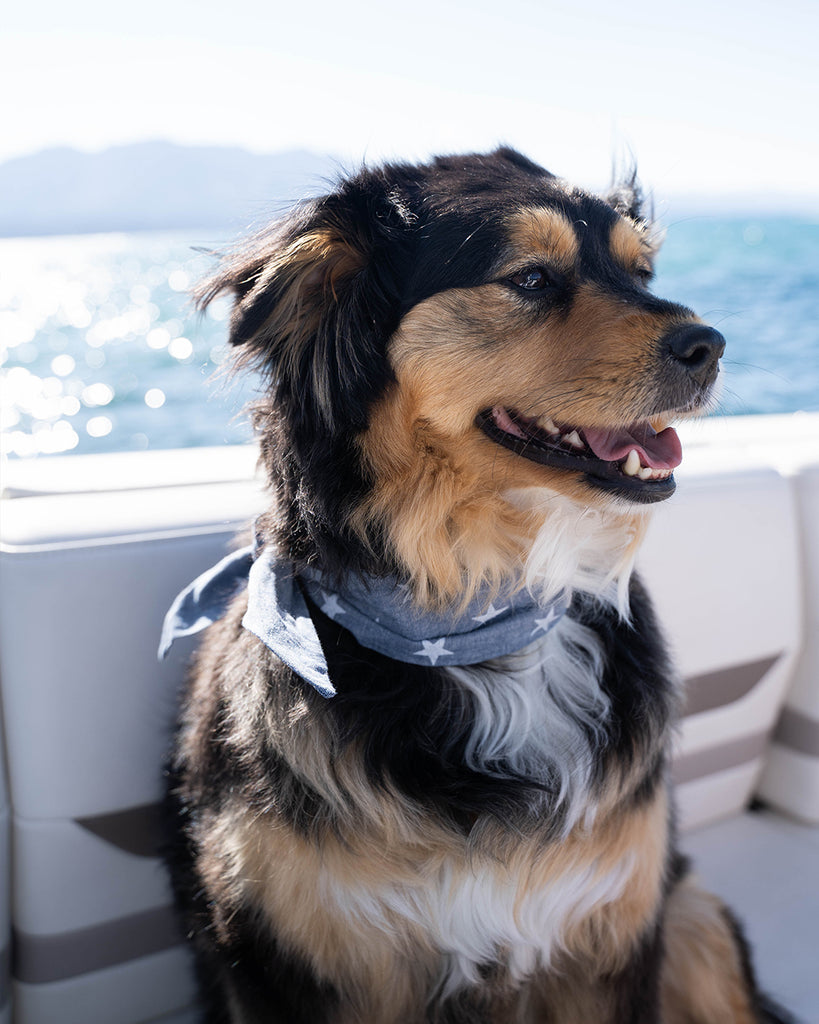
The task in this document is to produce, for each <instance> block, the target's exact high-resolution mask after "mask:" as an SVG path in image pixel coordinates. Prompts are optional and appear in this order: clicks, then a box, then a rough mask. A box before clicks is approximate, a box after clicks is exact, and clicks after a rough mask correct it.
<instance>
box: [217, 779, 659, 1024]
mask: <svg viewBox="0 0 819 1024" xmlns="http://www.w3.org/2000/svg"><path fill="white" fill-rule="evenodd" d="M666 819H667V802H666V797H665V793H664V792H662V791H661V792H660V793H659V794H658V796H657V797H656V799H655V800H654V801H653V802H652V803H651V804H649V805H647V806H646V807H643V808H640V809H638V810H635V811H633V812H631V813H630V814H627V815H623V814H620V815H612V816H611V817H609V818H608V819H607V820H606V821H605V822H604V823H602V825H600V826H599V827H598V828H596V829H595V831H594V832H593V833H588V832H586V831H585V830H584V829H583V828H582V827H577V828H576V829H575V830H574V831H573V832H572V833H571V834H570V835H569V836H568V837H567V838H566V839H565V840H563V841H560V842H557V843H554V844H551V845H544V844H543V842H542V841H541V840H539V839H537V838H533V839H530V840H525V839H522V838H521V837H518V841H517V842H516V843H514V844H510V842H509V836H508V834H507V832H506V830H505V829H502V828H500V827H499V826H497V825H494V826H490V827H488V828H486V829H485V830H484V831H483V834H482V835H481V837H480V841H479V842H478V845H477V846H474V845H473V844H471V843H470V841H464V840H463V839H462V838H461V837H459V836H457V835H456V834H455V833H450V832H447V831H446V830H444V829H439V830H438V831H431V830H430V823H429V821H427V822H425V827H424V833H423V838H422V836H421V834H420V833H419V835H418V836H417V837H416V839H415V841H414V842H407V841H406V840H402V841H399V842H396V839H395V837H394V835H392V834H380V833H379V832H378V831H375V832H373V831H371V830H359V829H357V828H356V827H355V826H351V827H350V828H349V829H345V830H344V831H342V833H341V834H339V835H328V836H326V837H325V839H324V841H323V843H322V844H320V845H317V844H315V843H313V842H310V841H307V840H305V839H302V838H300V837H298V836H297V835H296V834H294V832H293V831H292V830H291V829H290V828H289V827H288V826H287V825H286V824H285V823H284V822H283V821H281V820H279V819H278V818H277V817H276V816H275V815H260V816H252V815H251V814H249V813H248V812H247V811H246V810H244V809H242V808H241V807H239V806H235V807H228V808H227V809H225V810H224V811H223V812H222V814H221V816H220V818H219V820H218V821H214V822H211V823H210V829H211V835H212V836H213V835H217V836H218V837H219V840H220V841H219V843H218V844H216V845H217V846H218V848H219V849H220V851H221V854H220V861H219V862H218V863H213V864H212V865H210V870H209V871H208V872H207V875H206V879H207V881H206V884H208V885H209V886H213V895H215V896H218V897H219V898H220V900H222V901H224V895H225V889H226V887H232V889H233V895H234V898H235V897H237V896H239V895H240V894H241V896H242V897H244V898H245V899H248V898H249V899H251V900H252V902H253V904H254V905H256V906H259V907H261V908H264V912H265V914H266V915H267V916H268V918H269V920H270V922H271V924H272V925H273V927H274V930H275V932H276V934H277V935H278V936H279V937H280V941H282V942H283V943H284V944H285V945H286V946H287V947H290V948H292V949H294V950H296V951H297V952H299V953H300V954H301V955H303V956H305V957H307V958H308V959H309V961H310V963H311V965H312V966H313V968H314V969H315V970H316V972H317V973H318V975H319V976H320V977H322V978H324V979H326V980H329V981H333V982H338V983H340V984H342V985H343V986H344V987H345V989H349V987H350V983H351V981H352V991H353V992H354V993H355V994H356V998H357V1000H358V1004H359V1005H358V1009H359V1012H360V1013H361V1014H362V1016H361V1019H362V1020H368V1021H378V1022H379V1024H380V1022H382V1021H383V1022H387V1021H390V1022H391V1021H395V1022H396V1024H397V1022H399V1021H414V1020H416V1014H417V1015H418V1017H417V1019H420V1015H421V1012H422V1010H423V1005H419V1002H418V1001H419V999H421V995H420V994H421V993H422V992H425V991H428V990H429V986H430V983H431V982H432V983H434V981H435V978H436V976H437V975H438V974H439V973H440V971H441V969H442V965H443V963H444V960H443V959H442V951H441V950H440V949H438V948H437V947H436V944H435V940H434V936H433V935H431V934H429V933H428V932H427V930H426V929H425V927H424V926H422V925H420V924H419V923H418V922H417V921H412V920H409V919H407V918H406V917H404V916H403V915H401V914H400V913H397V912H395V911H394V910H392V909H391V908H390V906H388V905H387V904H384V903H380V902H379V897H378V894H379V893H380V892H385V891H387V892H391V891H396V890H397V891H399V892H400V891H401V889H402V888H406V889H407V890H408V891H421V892H424V893H427V892H429V891H430V890H431V888H432V887H434V885H435V880H436V879H438V878H440V877H450V876H452V877H455V878H456V879H457V876H458V875H459V874H463V875H469V874H470V873H474V872H476V871H487V872H489V873H490V874H494V875H496V876H497V877H498V878H499V879H500V880H501V881H502V880H505V879H507V878H508V879H510V880H515V881H514V888H515V892H516V896H515V899H516V901H517V902H518V903H520V904H521V905H523V904H524V903H525V902H526V899H527V897H529V896H530V895H531V894H533V893H536V892H537V891H538V890H540V889H542V888H544V887H549V886H556V887H559V886H560V885H561V879H562V878H564V877H566V876H567V875H569V874H571V873H572V872H577V871H578V870H580V871H582V870H584V869H590V871H591V874H590V882H591V883H592V884H593V883H594V881H595V879H598V878H602V877H604V876H605V875H606V874H607V873H608V872H611V871H616V870H619V869H621V867H622V866H623V865H625V866H626V871H627V875H628V878H627V880H626V882H625V884H624V887H623V891H622V894H621V895H620V897H619V898H618V899H617V900H616V901H615V902H612V903H607V904H603V905H602V906H600V907H599V908H594V907H592V908H590V912H589V913H588V914H587V915H586V916H584V917H583V918H582V919H581V920H579V921H577V922H570V924H569V926H568V927H567V930H566V933H565V936H564V945H565V948H566V950H567V955H569V956H571V957H572V958H575V959H579V960H581V961H584V962H587V963H594V964H595V970H602V971H603V972H606V971H616V970H617V969H618V968H619V967H621V966H622V965H623V964H624V963H625V961H626V959H627V958H628V956H629V954H630V953H631V952H632V949H633V945H634V943H635V942H636V941H637V940H638V939H639V936H640V935H641V934H642V933H643V931H644V930H645V929H646V927H647V926H648V925H649V923H650V922H651V920H652V918H653V917H654V915H655V914H656V912H657V908H658V904H659V899H660V894H661V889H662V872H663V865H664V863H665V856H666ZM348 893H350V894H351V895H352V896H353V898H352V899H350V900H348V898H347V894H348ZM364 893H367V894H368V895H367V896H366V897H362V894H364ZM357 900H358V904H357V903H356V901H357ZM230 902H232V901H230ZM223 905H224V903H223ZM356 905H359V906H360V907H361V908H363V909H362V910H359V911H356V910H355V909H351V908H354V907H355V906H356ZM225 926H226V927H229V922H226V925H225ZM365 993H367V995H365ZM373 1000H377V1001H376V1002H373ZM351 1019H355V1018H351ZM493 1019H494V1018H493ZM498 1019H499V1020H503V1019H504V1018H503V1017H499V1018H498ZM521 1019H523V1018H521ZM526 1019H528V1018H526ZM533 1019H534V1018H533Z"/></svg>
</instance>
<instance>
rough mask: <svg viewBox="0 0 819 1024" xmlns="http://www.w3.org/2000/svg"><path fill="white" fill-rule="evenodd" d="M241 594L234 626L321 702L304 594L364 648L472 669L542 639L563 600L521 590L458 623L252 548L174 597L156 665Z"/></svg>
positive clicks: (321, 673)
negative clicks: (243, 607) (240, 614)
mask: <svg viewBox="0 0 819 1024" xmlns="http://www.w3.org/2000/svg"><path fill="white" fill-rule="evenodd" d="M245 586H246V587H247V591H248V603H247V612H246V613H245V616H244V618H243V619H242V625H243V626H244V627H245V629H247V630H249V631H250V632H251V633H253V634H254V635H255V636H257V637H259V639H260V640H261V641H262V642H263V643H264V644H265V645H266V646H267V647H269V648H270V650H271V651H273V653H274V654H276V655H277V656H278V657H279V658H281V660H282V661H283V662H284V663H285V664H286V665H289V666H290V668H292V669H293V671H294V672H296V673H297V674H298V675H300V676H301V677H302V678H303V679H304V680H306V681H307V682H308V683H310V685H311V686H314V687H315V688H316V690H318V692H319V693H320V694H322V696H324V697H332V696H333V695H334V694H335V692H336V691H335V688H334V686H333V684H332V681H331V680H330V673H329V670H328V668H327V660H326V658H325V656H324V651H323V650H322V647H321V643H320V642H319V638H318V634H317V633H316V629H315V626H314V625H313V620H312V619H311V618H310V611H309V608H308V606H307V601H306V600H305V596H304V595H305V594H306V595H307V596H308V597H309V598H310V600H311V601H312V602H313V603H314V604H315V605H316V606H317V607H319V608H320V609H321V610H322V611H323V612H324V614H325V615H327V616H328V617H329V618H331V619H333V620H334V621H335V622H337V623H338V624H339V625H341V626H343V627H344V628H345V629H348V630H349V631H350V632H351V633H352V634H353V636H355V638H356V640H357V641H358V642H359V643H360V644H361V645H362V646H363V647H368V648H370V649H371V650H374V651H378V652H379V653H380V654H384V655H386V656H387V657H390V658H395V659H396V660H398V661H405V662H409V663H410V664H412V665H435V666H445V665H474V664H477V663H478V662H481V661H488V660H490V659H492V658H499V657H502V656H503V655H506V654H512V653H514V652H515V651H519V650H521V649H522V648H524V647H526V645H527V644H530V643H531V642H532V641H533V640H537V639H538V637H541V636H544V635H545V634H546V633H548V632H549V630H550V629H551V628H552V627H553V626H555V625H556V624H557V623H558V622H559V621H560V619H561V618H562V617H563V615H564V614H565V612H566V603H565V601H564V600H563V599H562V598H557V599H555V600H554V601H553V602H551V603H550V604H547V605H545V606H544V605H541V604H538V603H537V602H536V601H535V600H534V598H532V596H531V595H530V594H529V593H528V591H525V590H523V591H519V592H517V593H514V594H509V595H506V596H504V595H503V594H501V595H500V596H496V597H494V599H493V600H492V602H490V601H489V600H488V598H487V596H486V595H485V594H484V595H478V597H476V598H475V600H474V601H473V602H472V603H471V604H470V605H469V606H468V607H467V608H466V609H465V610H464V611H463V612H462V613H460V614H459V615H457V616H454V615H453V614H452V613H451V612H429V611H421V610H419V609H418V608H416V607H414V606H413V605H412V602H411V600H410V597H409V594H408V592H407V589H406V588H405V587H404V586H403V585H402V584H399V583H397V582H396V581H395V580H394V579H377V578H374V577H362V576H350V577H349V578H348V579H347V580H346V582H345V584H344V586H343V587H342V588H341V589H334V588H331V587H330V586H328V585H327V582H326V581H325V580H323V578H322V576H321V574H320V573H318V572H315V571H312V570H306V571H305V572H304V573H303V574H301V575H299V576H296V574H295V572H294V569H293V566H292V565H291V564H290V563H289V562H288V561H286V560H283V559H282V558H281V557H280V556H279V555H278V553H277V552H276V551H274V550H273V549H271V548H267V547H265V548H262V549H261V550H260V551H258V552H257V553H256V555H255V557H254V549H253V547H252V546H251V547H247V548H243V549H242V550H241V551H237V552H236V553H235V554H232V555H228V556H227V558H224V559H222V561H221V562H219V563H218V564H217V565H215V566H214V567H213V568H212V569H209V570H208V571H207V572H205V573H203V574H202V575H201V576H200V577H199V578H198V579H196V580H194V582H193V583H191V584H190V585H189V586H188V587H186V588H185V590H183V591H182V593H181V594H179V596H178V597H177V598H176V600H175V601H174V603H173V605H172V606H171V608H170V610H169V611H168V614H167V616H166V617H165V623H164V625H163V628H162V639H161V642H160V647H159V655H160V657H164V656H165V655H166V654H167V652H168V650H169V649H170V646H171V644H172V643H173V641H174V640H175V639H176V638H177V637H181V636H190V635H192V634H194V633H198V632H199V631H200V630H202V629H205V627H206V626H209V625H210V624H211V623H213V622H215V621H216V620H217V619H219V618H221V616H222V615H223V614H224V613H225V611H226V610H227V606H228V604H229V603H230V601H231V599H232V598H233V596H234V595H235V594H237V593H238V592H239V591H240V590H241V589H242V588H243V587H245Z"/></svg>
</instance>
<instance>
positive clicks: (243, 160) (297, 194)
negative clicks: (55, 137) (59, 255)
mask: <svg viewBox="0 0 819 1024" xmlns="http://www.w3.org/2000/svg"><path fill="white" fill-rule="evenodd" d="M337 173H338V166H337V164H336V162H335V161H334V160H333V159H332V158H331V157H327V156H318V155H316V154H315V153H309V152H307V151H302V150H291V151H287V152H282V153H273V154H269V155H264V154H257V153H249V152H247V151H246V150H243V149H238V148H228V147H220V146H180V145H176V144H174V143H171V142H144V143H135V144H133V145H127V146H116V147H112V148H111V149H106V150H104V151H103V152H101V153H81V152H79V151H78V150H75V149H69V148H58V149H47V150H43V151H42V152H40V153H36V154H34V155H32V156H23V157H17V158H15V159H12V160H8V161H6V162H5V163H2V164H0V236H7V237H8V236H13V235H56V234H77V233H82V232H92V231H136V230H157V229H164V228H187V229H189V228H209V229H213V228H230V229H233V230H240V229H242V228H245V227H247V226H248V225H250V224H256V223H259V222H262V221H264V220H265V219H269V218H270V217H271V216H273V215H275V214H276V213H278V212H280V211H281V210H282V209H283V208H284V207H286V206H289V205H290V204H291V203H293V202H295V201H296V200H297V199H300V198H301V197H302V196H304V195H306V194H309V193H314V194H315V193H316V192H318V191H320V190H322V189H323V188H325V187H326V182H327V179H328V178H331V179H332V178H333V177H335V175H336V174H337Z"/></svg>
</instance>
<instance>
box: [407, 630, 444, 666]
mask: <svg viewBox="0 0 819 1024" xmlns="http://www.w3.org/2000/svg"><path fill="white" fill-rule="evenodd" d="M446 639H447V638H446V637H445V636H442V637H441V639H440V640H435V641H434V642H431V641H429V640H422V641H421V643H422V644H423V645H424V646H423V647H422V648H421V650H420V651H413V654H422V655H423V656H424V657H425V658H429V663H430V665H434V664H435V663H436V662H437V661H438V659H439V658H440V657H441V656H442V655H444V654H452V653H453V652H452V651H448V650H447V649H446V647H444V644H445V643H446Z"/></svg>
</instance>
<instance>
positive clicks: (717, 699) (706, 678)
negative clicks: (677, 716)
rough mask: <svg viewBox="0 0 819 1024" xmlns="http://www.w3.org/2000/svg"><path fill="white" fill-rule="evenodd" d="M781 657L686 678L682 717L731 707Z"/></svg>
mask: <svg viewBox="0 0 819 1024" xmlns="http://www.w3.org/2000/svg"><path fill="white" fill-rule="evenodd" d="M781 657H782V652H781V651H780V652H779V653H778V654H774V655H772V656H771V657H769V658H761V659H760V660H759V661H747V662H745V663H744V664H742V665H731V666H729V667H728V668H722V669H719V670H718V671H717V672H704V673H703V674H702V675H698V676H690V677H689V678H688V679H686V681H685V710H684V714H686V715H696V714H698V713H699V712H700V711H712V710H713V709H714V708H721V707H722V706H723V705H725V704H732V703H733V702H734V701H735V700H739V699H740V697H744V696H745V695H746V694H747V693H750V692H751V690H753V688H754V687H755V686H756V685H757V683H759V682H761V681H762V679H763V678H764V676H765V675H766V674H767V673H768V672H769V671H770V670H771V669H772V668H773V666H774V665H775V664H776V663H777V661H779V659H780V658H781Z"/></svg>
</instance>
